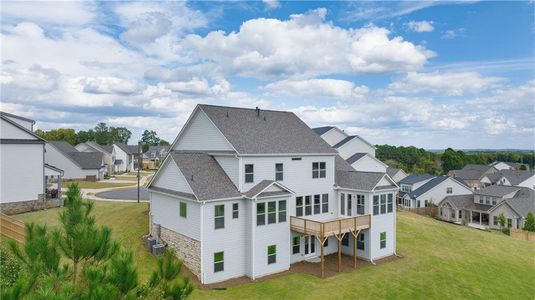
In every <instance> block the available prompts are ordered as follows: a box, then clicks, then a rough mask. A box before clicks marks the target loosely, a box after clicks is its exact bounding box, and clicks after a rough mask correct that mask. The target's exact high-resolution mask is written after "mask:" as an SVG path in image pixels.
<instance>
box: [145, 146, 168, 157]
mask: <svg viewBox="0 0 535 300" xmlns="http://www.w3.org/2000/svg"><path fill="white" fill-rule="evenodd" d="M169 148H170V146H150V147H149V149H148V150H147V152H145V153H146V154H147V155H149V156H150V155H151V154H152V153H159V152H160V151H161V150H165V151H169Z"/></svg>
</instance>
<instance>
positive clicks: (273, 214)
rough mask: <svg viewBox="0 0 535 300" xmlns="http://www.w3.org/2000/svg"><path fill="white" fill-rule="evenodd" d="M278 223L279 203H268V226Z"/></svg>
mask: <svg viewBox="0 0 535 300" xmlns="http://www.w3.org/2000/svg"><path fill="white" fill-rule="evenodd" d="M273 223H277V201H270V202H268V224H273Z"/></svg>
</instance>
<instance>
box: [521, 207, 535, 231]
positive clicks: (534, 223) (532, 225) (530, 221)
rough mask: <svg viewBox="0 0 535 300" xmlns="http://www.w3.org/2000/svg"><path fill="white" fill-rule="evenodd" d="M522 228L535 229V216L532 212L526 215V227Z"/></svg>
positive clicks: (526, 229)
mask: <svg viewBox="0 0 535 300" xmlns="http://www.w3.org/2000/svg"><path fill="white" fill-rule="evenodd" d="M522 230H525V231H532V232H534V231H535V216H533V213H532V212H528V215H527V216H526V221H524V227H522Z"/></svg>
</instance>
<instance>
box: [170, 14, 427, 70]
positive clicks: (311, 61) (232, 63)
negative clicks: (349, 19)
mask: <svg viewBox="0 0 535 300" xmlns="http://www.w3.org/2000/svg"><path fill="white" fill-rule="evenodd" d="M325 14H326V10H325V9H321V8H320V9H315V10H312V11H309V12H307V13H305V14H299V15H292V16H290V19H289V20H286V21H281V20H277V19H252V20H249V21H246V22H245V23H243V24H242V26H241V27H240V30H239V31H238V32H231V33H228V34H226V33H224V32H222V31H212V32H210V33H208V34H207V35H206V36H204V37H201V36H199V35H188V36H187V37H186V38H185V40H184V41H183V42H181V43H180V45H179V46H178V47H177V49H181V50H182V53H183V54H184V55H188V56H189V58H190V59H192V60H194V61H198V62H206V61H210V62H213V63H214V64H215V65H216V67H217V68H218V69H219V70H221V71H222V72H223V73H225V74H233V75H240V76H249V77H261V78H263V77H285V76H288V77H299V76H301V77H302V76H308V77H310V76H316V75H320V74H332V73H344V72H349V73H384V72H391V71H409V70H416V69H419V68H421V67H422V66H423V65H424V64H425V63H426V62H427V59H428V58H429V57H432V56H433V55H434V53H433V52H432V51H429V50H427V49H425V48H424V47H423V46H417V45H414V44H412V43H410V42H407V41H404V40H403V38H402V37H399V36H398V37H394V38H389V35H390V32H389V31H388V30H387V29H385V28H379V27H375V26H366V27H363V28H360V29H344V28H340V27H336V26H334V25H333V24H332V23H330V22H325V21H324V19H325ZM318 41H321V42H318Z"/></svg>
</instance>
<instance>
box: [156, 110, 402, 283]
mask: <svg viewBox="0 0 535 300" xmlns="http://www.w3.org/2000/svg"><path fill="white" fill-rule="evenodd" d="M337 154H338V153H337V151H336V150H335V149H333V148H332V147H331V146H330V145H329V144H328V143H326V142H325V141H324V140H323V139H322V138H320V137H319V136H318V135H316V134H315V133H314V132H313V131H312V130H311V129H310V128H309V127H308V126H307V125H306V124H305V123H304V122H303V121H301V120H300V119H299V118H298V117H297V116H296V115H295V114H293V113H291V112H284V111H271V110H260V109H256V110H255V109H243V108H233V107H221V106H211V105H198V106H197V107H196V108H195V110H194V111H193V113H192V114H191V116H190V117H189V119H188V120H187V122H186V124H185V125H184V127H183V128H182V130H181V131H180V133H179V134H178V136H177V138H176V139H175V141H174V143H173V145H172V146H171V150H170V152H169V155H167V157H166V158H165V160H164V161H163V163H162V166H161V167H160V169H159V170H158V172H157V173H156V175H155V176H154V177H153V179H152V180H151V182H149V195H150V203H151V205H150V224H151V228H150V230H151V233H152V234H153V235H156V234H157V232H161V239H162V240H164V241H165V242H166V243H167V244H168V245H169V246H170V247H172V248H173V249H175V251H176V253H177V256H178V257H179V258H181V259H183V260H184V263H185V265H186V266H187V267H188V268H189V269H190V270H191V271H192V273H193V274H195V275H196V276H197V277H198V278H199V279H200V281H201V282H202V283H204V284H209V283H214V282H219V281H224V280H228V279H231V278H236V277H242V276H248V277H250V278H252V279H253V280H254V279H256V278H259V277H262V276H266V275H269V274H273V273H278V272H282V271H285V270H288V269H289V268H290V265H291V264H293V263H295V262H299V261H303V260H308V259H318V258H320V261H321V263H320V264H318V268H320V266H322V267H323V265H324V263H325V260H324V259H323V256H324V255H327V254H332V253H337V252H338V251H340V252H342V253H345V254H350V255H353V249H355V250H356V253H355V255H356V256H358V257H359V258H361V259H365V260H371V261H373V260H376V259H380V258H383V257H388V256H391V255H393V254H395V251H396V230H395V229H396V225H395V224H396V223H395V216H396V210H395V205H394V197H395V193H396V192H397V189H398V188H397V186H396V184H395V183H394V182H393V180H391V179H390V177H389V176H388V175H386V174H385V173H378V172H358V171H355V170H354V169H353V168H352V167H351V166H350V165H349V164H348V163H347V162H345V161H344V160H343V159H342V158H340V157H339V156H338V155H337ZM321 228H324V230H321ZM337 238H338V239H337Z"/></svg>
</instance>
